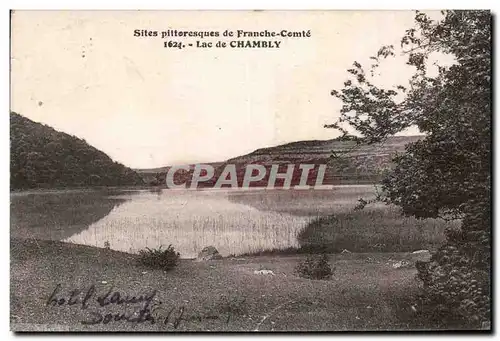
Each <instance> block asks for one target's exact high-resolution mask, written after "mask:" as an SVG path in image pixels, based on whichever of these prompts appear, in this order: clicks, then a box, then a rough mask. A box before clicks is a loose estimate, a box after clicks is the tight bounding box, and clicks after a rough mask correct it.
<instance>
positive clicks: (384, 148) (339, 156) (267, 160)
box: [141, 136, 423, 187]
mask: <svg viewBox="0 0 500 341" xmlns="http://www.w3.org/2000/svg"><path fill="white" fill-rule="evenodd" d="M422 138H423V136H395V137H391V138H389V139H387V140H386V141H385V142H384V143H378V144H373V145H356V143H355V142H354V141H343V140H339V139H332V140H311V141H298V142H292V143H287V144H283V145H279V146H276V147H268V148H261V149H257V150H255V151H254V152H252V153H250V154H246V155H242V156H238V157H234V158H231V159H229V160H227V161H226V162H216V163H213V164H212V166H214V168H216V171H215V176H214V178H213V181H208V182H206V183H203V184H202V185H203V186H204V187H211V186H213V185H214V184H215V181H216V180H217V178H218V176H219V175H220V174H221V172H222V170H223V169H224V167H225V166H226V165H227V164H235V165H236V171H237V176H238V183H239V184H240V185H241V182H242V181H241V180H242V179H243V175H244V172H245V166H246V165H248V164H260V165H264V166H265V167H266V169H267V170H268V172H267V174H269V169H270V167H271V165H273V164H274V165H275V164H280V165H283V166H282V167H280V169H279V172H280V173H281V172H285V171H286V166H285V165H288V164H294V165H296V167H295V171H294V176H293V180H292V185H296V184H298V183H299V181H300V175H301V172H300V170H299V169H298V165H299V164H314V165H320V164H326V165H328V166H327V170H326V174H325V180H324V184H348V183H377V182H379V181H380V180H381V179H382V176H383V173H384V172H385V171H386V170H388V169H389V168H390V167H391V165H392V162H391V160H392V158H393V157H394V155H395V154H396V153H397V152H404V150H405V145H406V144H408V143H411V142H415V141H418V140H420V139H422ZM191 168H192V167H191ZM318 168H319V167H316V168H315V169H314V170H312V171H311V172H310V174H309V180H308V184H310V185H313V184H314V181H313V180H314V179H316V176H317V171H318ZM168 169H170V167H162V168H158V169H156V170H155V172H142V171H141V173H144V174H141V175H142V176H144V177H145V180H146V182H147V183H150V181H151V180H152V179H153V178H154V176H156V177H157V179H159V182H160V183H161V182H162V180H164V175H165V173H166V172H167V171H168ZM192 172H193V171H192V170H191V171H190V172H178V173H176V176H175V178H174V179H175V180H174V181H175V182H176V183H182V182H185V181H187V184H188V185H189V180H190V178H191V175H192ZM146 177H147V178H146ZM268 178H269V177H268V176H266V177H265V178H264V179H262V180H261V181H259V182H256V183H253V186H255V187H260V186H266V185H267V180H268ZM280 181H282V180H279V179H278V180H277V182H276V186H277V187H278V186H279V185H280ZM153 182H155V183H156V182H157V181H155V180H153Z"/></svg>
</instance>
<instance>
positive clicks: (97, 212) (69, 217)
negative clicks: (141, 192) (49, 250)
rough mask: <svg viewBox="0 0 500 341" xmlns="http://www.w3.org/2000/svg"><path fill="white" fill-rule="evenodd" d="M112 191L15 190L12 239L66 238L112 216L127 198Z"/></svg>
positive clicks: (12, 200) (11, 224)
mask: <svg viewBox="0 0 500 341" xmlns="http://www.w3.org/2000/svg"><path fill="white" fill-rule="evenodd" d="M112 194H116V193H114V192H109V191H76V190H73V191H53V192H32V193H15V194H12V195H11V198H10V199H11V200H10V220H11V223H10V227H11V237H12V238H36V239H46V240H63V239H66V238H68V237H70V236H72V235H74V234H77V233H79V232H81V231H83V230H85V229H86V228H88V227H89V225H92V224H93V223H95V222H97V221H99V220H100V219H102V218H103V217H105V216H106V215H108V214H109V213H110V212H111V211H112V210H113V209H114V208H117V207H119V206H120V205H121V204H122V203H124V202H125V201H126V200H127V199H126V198H117V197H110V195H112Z"/></svg>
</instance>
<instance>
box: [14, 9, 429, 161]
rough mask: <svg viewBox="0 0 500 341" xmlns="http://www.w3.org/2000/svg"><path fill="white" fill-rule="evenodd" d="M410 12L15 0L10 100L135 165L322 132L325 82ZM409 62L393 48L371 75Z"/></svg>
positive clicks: (331, 114)
mask: <svg viewBox="0 0 500 341" xmlns="http://www.w3.org/2000/svg"><path fill="white" fill-rule="evenodd" d="M434 15H437V12H436V13H434ZM413 18H414V12H410V11H378V12H377V11H361V12H351V11H303V12H299V11H290V12H279V11H258V12H255V11H254V12H248V11H239V12H230V11H222V12H215V11H213V12H210V11H198V12H160V11H157V12H154V11H140V12H136V11H128V12H127V11H122V12H116V11H113V12H111V11H96V12H91V11H74V12H62V11H44V12H40V11H17V12H15V13H14V14H13V18H12V32H11V34H12V47H11V110H13V111H15V112H18V113H20V114H22V115H24V116H26V117H28V118H30V119H32V120H34V121H37V122H41V123H45V124H48V125H50V126H52V127H54V128H55V129H57V130H60V131H63V132H66V133H68V134H72V135H76V136H78V137H80V138H83V139H85V140H86V141H87V142H88V143H89V144H91V145H93V146H94V147H96V148H98V149H100V150H102V151H104V152H105V153H107V154H108V155H109V156H110V157H111V158H113V159H114V160H116V161H119V162H121V163H123V164H125V165H127V166H129V167H134V168H152V167H160V166H165V165H169V164H181V163H194V162H209V161H223V160H225V159H228V158H230V157H235V156H238V155H242V154H246V153H249V152H251V151H253V150H255V149H258V148H262V147H267V146H274V145H279V144H282V143H286V142H291V141H299V140H311V139H331V138H334V137H336V136H337V135H338V133H336V132H335V131H334V130H332V129H325V128H323V125H324V124H327V123H333V122H334V121H335V120H336V118H337V117H338V115H339V109H340V107H341V103H340V102H339V101H338V100H337V99H335V98H334V97H332V96H331V95H330V92H331V90H332V89H340V88H341V87H342V84H343V83H344V81H345V80H346V79H347V78H348V73H347V71H346V70H347V69H348V68H350V67H351V66H352V63H353V61H355V60H357V61H358V62H360V63H361V64H363V65H366V66H368V65H369V64H368V63H369V57H370V56H372V55H374V54H375V53H376V52H377V50H378V49H379V48H380V47H381V46H382V45H388V44H394V45H395V46H396V47H397V46H399V41H400V39H401V37H402V35H403V34H404V31H405V30H406V29H407V28H410V27H412V26H413ZM135 29H149V30H157V31H163V30H168V29H177V30H218V31H220V32H221V33H222V32H223V31H224V30H226V29H229V30H238V29H241V30H246V31H263V30H265V29H267V30H269V31H281V30H283V29H286V30H289V31H302V30H310V31H311V37H310V38H276V39H279V40H281V41H282V43H281V48H280V49H230V48H226V49H217V48H212V49H196V48H193V47H186V48H185V49H182V50H178V49H168V48H163V40H162V39H161V38H159V37H156V38H155V37H149V38H138V37H134V34H133V33H134V30H135ZM248 39H249V40H255V39H257V40H269V39H267V38H248ZM276 39H273V40H276ZM171 40H173V41H181V40H182V42H183V43H185V44H187V43H196V40H200V41H213V42H216V41H218V40H223V41H227V42H229V41H230V40H235V39H233V38H225V37H219V38H203V39H201V38H195V37H189V38H173V39H171ZM412 71H413V69H412V68H411V67H409V66H406V65H405V60H404V58H403V57H398V58H397V59H396V60H395V61H391V62H390V63H387V64H386V65H384V66H382V67H381V68H380V72H381V73H382V74H383V78H380V80H379V81H380V82H381V83H382V84H384V85H394V84H400V83H403V84H404V83H406V82H407V80H408V78H409V76H410V75H411V73H412ZM408 133H409V134H415V133H417V131H416V130H412V131H410V132H408Z"/></svg>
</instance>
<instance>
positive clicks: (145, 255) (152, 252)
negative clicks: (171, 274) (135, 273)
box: [139, 245, 180, 271]
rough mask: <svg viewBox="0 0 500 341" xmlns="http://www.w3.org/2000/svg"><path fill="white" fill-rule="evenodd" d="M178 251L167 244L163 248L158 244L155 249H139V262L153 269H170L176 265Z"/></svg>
mask: <svg viewBox="0 0 500 341" xmlns="http://www.w3.org/2000/svg"><path fill="white" fill-rule="evenodd" d="M179 257H180V253H179V252H176V251H175V250H174V247H173V246H172V245H169V246H168V247H167V248H166V249H165V250H162V247H161V246H160V247H159V248H157V249H150V248H148V247H147V248H146V249H145V250H140V251H139V263H141V264H142V265H145V266H147V267H150V268H153V269H161V270H165V271H168V270H171V269H173V268H174V267H176V266H177V264H178V262H179Z"/></svg>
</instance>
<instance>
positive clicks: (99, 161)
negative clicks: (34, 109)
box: [10, 112, 143, 189]
mask: <svg viewBox="0 0 500 341" xmlns="http://www.w3.org/2000/svg"><path fill="white" fill-rule="evenodd" d="M10 154H11V155H10V186H11V189H23V188H53V187H88V186H124V185H126V186H130V185H141V184H143V180H142V178H141V177H140V176H139V175H138V174H137V173H136V172H134V171H133V170H131V169H130V168H128V167H125V166H123V165H122V164H120V163H118V162H114V161H113V160H112V159H111V158H110V157H109V156H108V155H106V154H105V153H103V152H101V151H100V150H98V149H96V148H94V147H92V146H90V145H89V144H88V143H87V142H85V141H84V140H82V139H79V138H77V137H75V136H71V135H68V134H65V133H62V132H58V131H56V130H55V129H53V128H51V127H49V126H47V125H43V124H40V123H36V122H33V121H31V120H29V119H27V118H26V117H23V116H21V115H19V114H17V113H14V112H11V113H10Z"/></svg>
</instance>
